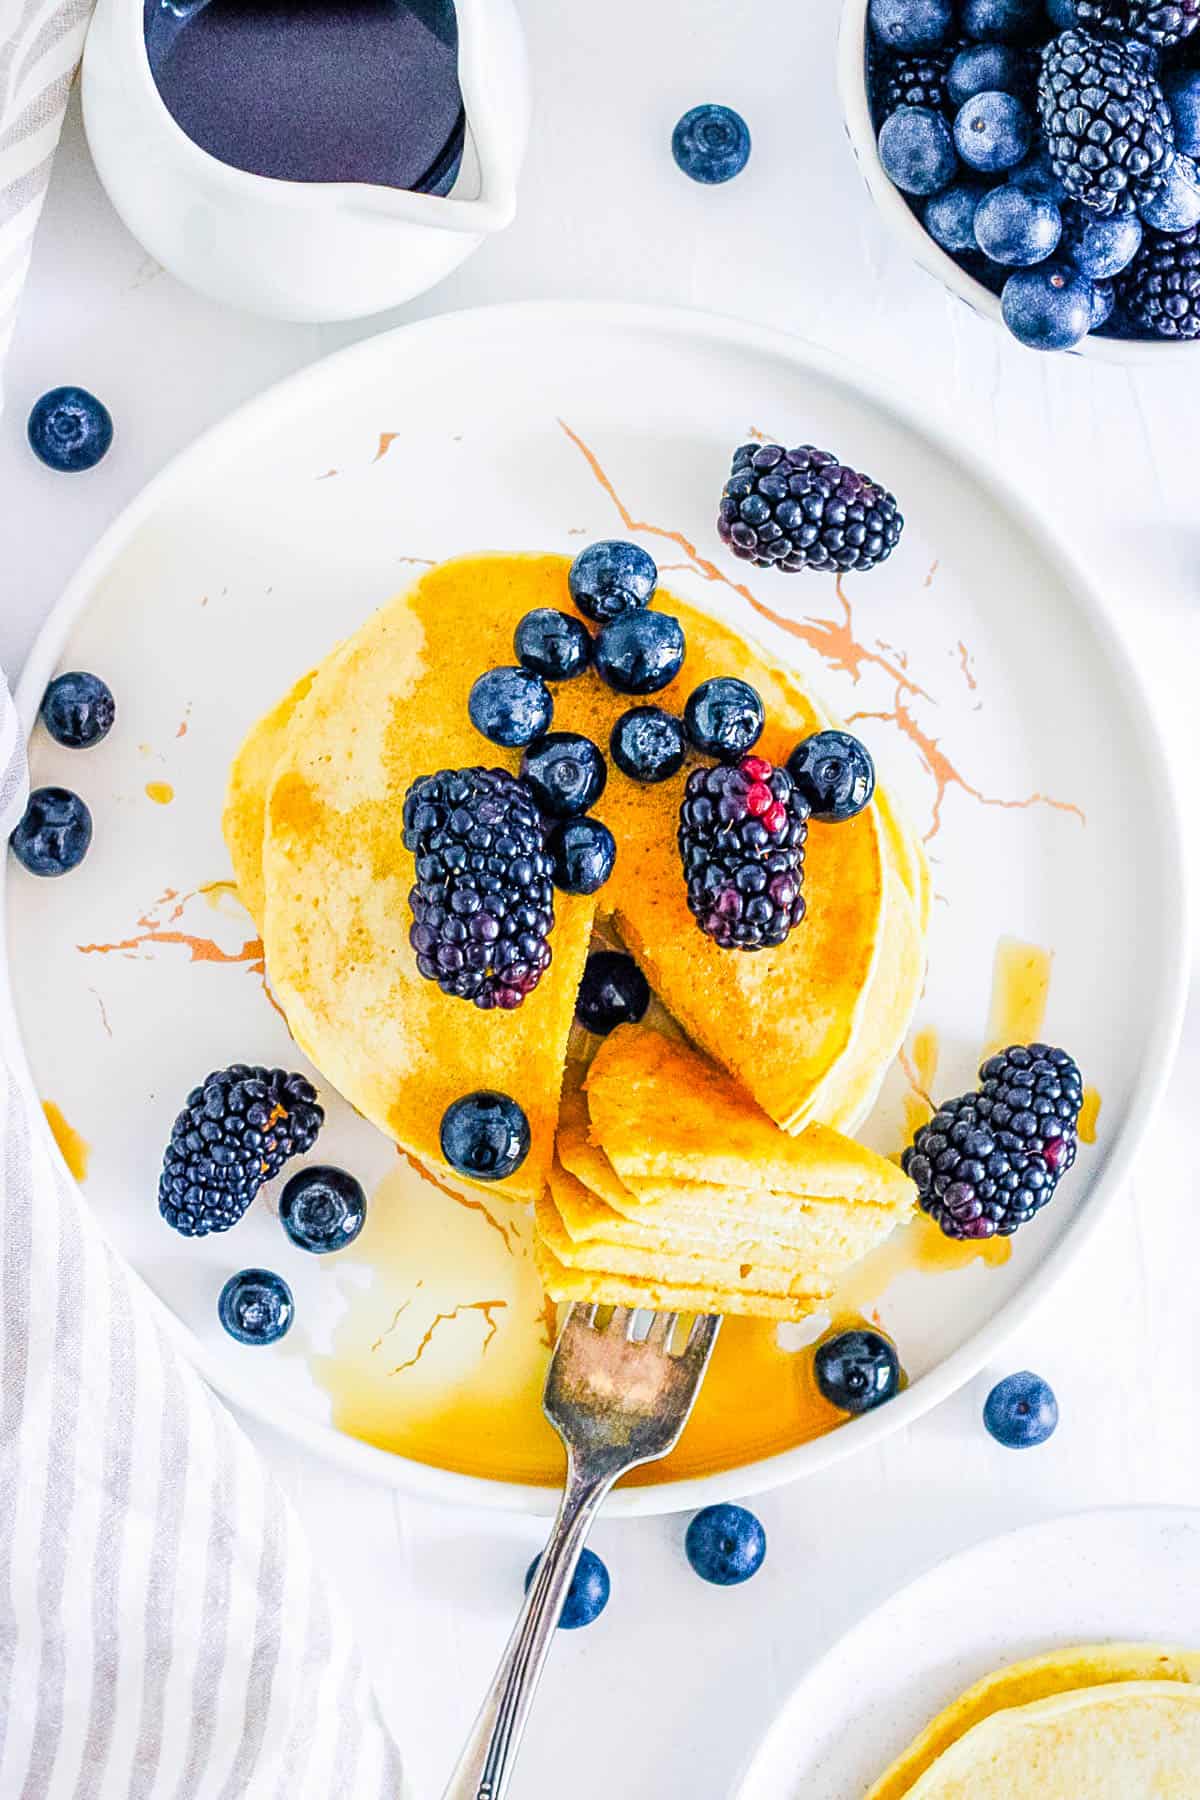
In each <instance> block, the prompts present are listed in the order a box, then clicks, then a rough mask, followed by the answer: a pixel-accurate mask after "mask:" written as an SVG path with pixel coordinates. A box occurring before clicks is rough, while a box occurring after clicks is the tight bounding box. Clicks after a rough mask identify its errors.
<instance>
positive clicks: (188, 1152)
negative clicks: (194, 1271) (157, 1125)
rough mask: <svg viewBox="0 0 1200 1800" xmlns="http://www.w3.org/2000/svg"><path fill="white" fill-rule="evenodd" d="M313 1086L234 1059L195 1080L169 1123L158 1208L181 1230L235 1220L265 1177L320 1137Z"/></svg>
mask: <svg viewBox="0 0 1200 1800" xmlns="http://www.w3.org/2000/svg"><path fill="white" fill-rule="evenodd" d="M324 1122H325V1113H324V1111H323V1109H322V1108H321V1107H320V1106H319V1105H318V1103H317V1094H316V1089H315V1088H314V1087H313V1085H312V1082H311V1081H309V1080H308V1079H307V1078H306V1077H305V1076H303V1075H294V1074H293V1075H289V1074H288V1072H287V1071H286V1070H285V1069H263V1068H251V1067H250V1066H249V1065H248V1064H246V1063H234V1064H232V1066H231V1067H230V1068H228V1069H217V1070H216V1071H214V1073H213V1074H211V1075H208V1076H206V1077H205V1079H204V1081H203V1082H202V1083H201V1084H200V1086H199V1087H197V1088H193V1089H192V1091H191V1093H190V1094H189V1095H188V1097H187V1104H186V1106H185V1107H184V1109H183V1111H182V1112H181V1113H180V1114H179V1117H178V1118H177V1119H176V1121H175V1123H174V1125H173V1126H172V1127H171V1139H170V1142H169V1143H168V1145H167V1148H166V1150H165V1152H164V1153H163V1166H162V1174H161V1175H160V1176H159V1181H158V1210H159V1212H160V1213H161V1214H162V1216H163V1218H164V1219H165V1220H166V1221H167V1224H168V1225H173V1226H174V1227H175V1229H176V1231H178V1232H181V1233H182V1234H183V1236H184V1237H205V1236H207V1234H208V1233H209V1232H210V1231H228V1229H229V1227H230V1226H231V1225H236V1224H237V1222H238V1220H239V1219H240V1218H241V1216H242V1214H243V1213H244V1212H245V1210H246V1208H247V1207H248V1206H249V1204H250V1202H251V1201H252V1200H253V1198H254V1196H255V1194H257V1192H258V1190H259V1188H260V1187H261V1186H262V1184H263V1182H264V1181H270V1179H271V1177H272V1176H273V1175H278V1173H279V1171H280V1169H282V1167H283V1165H284V1163H285V1162H287V1161H288V1159H289V1158H290V1157H293V1156H303V1155H304V1153H305V1152H306V1151H308V1150H311V1149H312V1147H313V1145H314V1144H315V1143H316V1141H317V1133H318V1132H319V1131H320V1129H321V1126H322V1125H323V1124H324Z"/></svg>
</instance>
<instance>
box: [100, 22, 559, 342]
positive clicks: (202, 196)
mask: <svg viewBox="0 0 1200 1800" xmlns="http://www.w3.org/2000/svg"><path fill="white" fill-rule="evenodd" d="M143 5H144V0H98V4H97V7H96V13H95V17H94V19H93V22H92V27H91V30H90V32H89V34H88V40H87V47H86V50H85V53H84V62H83V112H84V123H85V126H86V129H87V135H88V143H89V145H90V146H91V151H92V155H93V157H94V159H95V163H96V167H97V169H98V170H99V173H100V179H101V181H102V182H103V183H104V186H105V188H106V190H107V192H108V195H109V198H110V199H111V200H112V203H113V205H114V206H115V207H116V209H117V211H118V212H119V213H120V215H121V217H122V219H123V220H124V221H125V223H126V225H127V226H128V227H129V229H130V231H131V232H132V233H133V235H134V236H135V237H136V238H137V239H138V241H139V243H141V244H142V245H143V246H144V247H145V248H146V250H148V251H149V253H150V254H151V255H152V256H153V257H155V258H156V259H157V261H159V262H160V263H162V265H163V267H164V268H166V269H169V270H170V272H171V273H172V274H173V275H176V276H178V278H179V280H180V281H184V282H186V283H187V284H188V285H189V286H190V287H194V288H198V289H199V290H200V291H201V293H205V294H209V295H211V296H212V297H213V298H214V299H217V300H224V301H228V302H229V303H230V304H231V305H234V306H243V307H246V308H247V309H248V310H250V311H252V312H257V313H266V314H268V315H270V316H272V317H275V318H280V319H299V320H308V321H322V320H332V319H354V318H361V317H363V316H364V315H365V314H367V313H374V312H380V311H382V309H383V308H384V307H388V306H397V305H399V304H400V303H401V302H402V301H404V300H410V299H412V297H413V295H415V294H420V293H423V292H424V291H425V289H426V288H430V287H432V286H433V285H434V283H435V282H438V281H441V280H442V278H443V277H444V276H446V275H448V274H449V273H450V271H451V270H452V269H454V268H457V266H458V264H459V263H460V262H462V261H463V259H464V258H465V257H467V256H469V255H470V253H471V251H472V250H474V249H475V248H476V246H477V245H478V244H479V243H480V242H482V240H483V238H484V237H485V236H487V235H488V234H489V233H491V232H493V231H501V230H503V228H504V227H505V226H506V225H507V224H508V223H509V222H510V220H511V219H512V217H513V214H514V212H515V210H516V183H517V174H518V172H519V169H520V164H521V158H522V156H523V154H524V149H525V141H526V137H527V135H528V129H529V77H528V70H527V66H526V58H525V43H524V38H523V36H522V32H521V27H520V24H519V21H518V19H517V14H516V11H515V8H514V5H513V0H455V11H456V13H457V17H458V77H459V86H460V88H461V90H462V97H463V108H464V111H465V114H466V143H465V146H464V150H463V160H462V168H461V170H460V172H459V175H458V178H457V179H456V181H455V183H454V187H453V189H452V190H451V192H450V194H449V195H448V196H446V197H445V198H441V197H439V196H437V195H435V194H416V193H409V192H405V191H403V190H401V189H398V188H391V187H379V186H373V185H371V184H369V183H364V182H298V181H279V180H274V179H270V178H268V177H265V176H261V175H252V174H248V173H246V171H244V170H242V169H235V168H232V167H231V166H230V165H229V164H227V163H223V162H219V161H218V160H217V158H216V157H213V156H210V155H209V154H208V152H207V151H205V150H202V149H201V148H200V146H199V145H198V144H195V143H193V141H192V139H191V138H189V137H188V136H187V135H186V134H185V133H184V132H183V131H182V130H181V129H180V127H179V126H178V125H177V124H176V122H175V120H174V119H173V118H172V117H171V114H170V113H169V112H168V110H167V108H166V106H165V104H164V103H163V100H162V97H161V95H160V94H159V91H158V88H157V86H156V84H155V81H154V77H153V74H152V73H151V69H150V63H149V59H148V57H147V54H146V40H145V30H144V24H143Z"/></svg>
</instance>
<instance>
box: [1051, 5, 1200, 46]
mask: <svg viewBox="0 0 1200 1800" xmlns="http://www.w3.org/2000/svg"><path fill="white" fill-rule="evenodd" d="M1075 16H1076V18H1077V19H1078V20H1079V23H1080V24H1081V25H1086V26H1087V28H1088V29H1089V31H1107V32H1111V33H1112V35H1113V36H1114V37H1120V38H1138V39H1140V41H1141V42H1142V43H1143V44H1152V45H1153V46H1154V48H1155V49H1156V50H1165V49H1167V48H1168V46H1169V45H1171V44H1178V43H1181V42H1182V41H1183V39H1184V38H1185V37H1190V36H1191V35H1192V33H1193V31H1195V29H1196V26H1197V25H1198V24H1200V0H1075Z"/></svg>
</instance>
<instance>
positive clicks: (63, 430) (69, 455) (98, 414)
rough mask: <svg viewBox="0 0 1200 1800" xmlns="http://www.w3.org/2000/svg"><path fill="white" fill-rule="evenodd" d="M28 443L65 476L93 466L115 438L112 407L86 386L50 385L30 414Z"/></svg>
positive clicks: (45, 461)
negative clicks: (91, 392)
mask: <svg viewBox="0 0 1200 1800" xmlns="http://www.w3.org/2000/svg"><path fill="white" fill-rule="evenodd" d="M28 431H29V446H30V449H31V450H32V451H33V453H34V455H35V456H38V457H40V458H41V460H42V461H43V462H44V463H45V464H46V467H47V468H49V469H57V470H59V471H60V472H61V473H62V474H65V475H75V474H78V473H79V472H80V471H81V470H83V469H94V468H95V466H96V464H97V463H98V462H99V461H100V458H101V457H102V456H103V455H104V454H105V452H106V451H107V449H108V447H109V445H110V444H111V443H112V439H113V422H112V417H111V415H110V413H109V410H108V408H107V407H106V406H104V405H102V404H101V402H100V401H99V400H97V398H96V396H95V394H89V393H88V391H87V389H86V388H80V387H58V388H51V390H50V392H49V393H48V394H43V395H42V397H41V399H40V400H37V401H35V402H34V406H33V411H32V412H31V413H30V415H29V426H28Z"/></svg>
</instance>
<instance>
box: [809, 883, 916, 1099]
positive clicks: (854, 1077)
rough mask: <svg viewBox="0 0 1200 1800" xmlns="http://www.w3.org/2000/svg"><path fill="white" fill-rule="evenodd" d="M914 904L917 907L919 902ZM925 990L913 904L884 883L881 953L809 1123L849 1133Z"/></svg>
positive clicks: (897, 887)
mask: <svg viewBox="0 0 1200 1800" xmlns="http://www.w3.org/2000/svg"><path fill="white" fill-rule="evenodd" d="M917 904H920V901H919V897H918V901H917ZM924 984H925V942H924V934H923V932H922V931H921V929H920V927H919V925H918V920H917V914H916V912H915V910H914V903H913V900H912V899H911V898H910V897H909V894H908V891H907V890H906V889H905V887H904V886H903V885H902V884H901V883H900V881H899V880H897V879H894V878H889V880H888V885H887V906H886V911H885V914H884V933H883V949H882V952H881V954H880V957H879V959H878V961H877V962H876V964H875V972H874V974H873V976H872V978H871V984H870V987H869V988H868V990H867V1000H866V1005H865V1006H864V1008H863V1011H862V1015H861V1017H860V1019H859V1021H858V1026H857V1028H856V1030H855V1033H854V1038H853V1041H852V1043H851V1046H850V1049H849V1050H848V1051H847V1053H846V1055H845V1056H843V1057H842V1058H841V1060H840V1061H839V1063H838V1065H837V1067H836V1068H835V1069H834V1070H833V1071H832V1073H831V1074H830V1076H829V1078H828V1080H827V1081H826V1082H825V1083H824V1084H823V1086H822V1088H821V1093H820V1097H819V1099H818V1101H817V1104H816V1107H815V1109H814V1114H813V1118H814V1122H820V1123H822V1124H826V1125H832V1126H835V1127H836V1129H837V1130H838V1131H844V1132H853V1131H854V1130H855V1129H856V1128H857V1127H858V1126H859V1125H860V1124H861V1123H862V1121H863V1120H864V1119H865V1118H866V1116H867V1114H868V1113H869V1112H870V1110H871V1108H872V1107H873V1106H874V1104H875V1101H876V1099H877V1097H878V1094H879V1089H880V1088H881V1086H882V1085H883V1081H884V1077H885V1076H886V1075H887V1072H888V1070H889V1069H890V1067H891V1066H892V1063H893V1062H894V1061H895V1058H896V1057H897V1055H898V1054H899V1051H900V1046H901V1045H902V1044H903V1042H904V1039H905V1036H906V1034H907V1032H908V1027H909V1024H910V1022H911V1020H912V1015H913V1012H914V1010H915V1008H916V1005H917V1002H918V1000H919V999H920V998H921V990H922V988H923V987H924Z"/></svg>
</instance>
